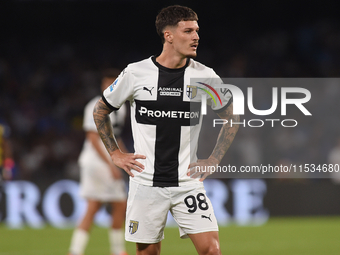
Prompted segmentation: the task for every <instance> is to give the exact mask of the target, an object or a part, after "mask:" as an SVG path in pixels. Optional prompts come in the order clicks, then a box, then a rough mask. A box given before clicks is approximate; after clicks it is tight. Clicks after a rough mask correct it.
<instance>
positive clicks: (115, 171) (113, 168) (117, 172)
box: [110, 164, 122, 180]
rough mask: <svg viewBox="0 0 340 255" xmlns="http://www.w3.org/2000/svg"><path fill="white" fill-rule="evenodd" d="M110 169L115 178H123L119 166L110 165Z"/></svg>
mask: <svg viewBox="0 0 340 255" xmlns="http://www.w3.org/2000/svg"><path fill="white" fill-rule="evenodd" d="M110 170H111V174H112V176H113V178H114V179H115V180H119V179H122V172H121V171H120V169H119V168H118V167H116V166H115V165H113V164H112V165H111V166H110Z"/></svg>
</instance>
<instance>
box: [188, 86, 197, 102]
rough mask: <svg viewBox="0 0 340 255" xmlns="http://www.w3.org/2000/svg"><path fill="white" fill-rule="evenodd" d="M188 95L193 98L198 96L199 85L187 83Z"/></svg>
mask: <svg viewBox="0 0 340 255" xmlns="http://www.w3.org/2000/svg"><path fill="white" fill-rule="evenodd" d="M187 96H188V97H189V98H190V99H193V98H195V97H196V96H197V86H193V85H187Z"/></svg>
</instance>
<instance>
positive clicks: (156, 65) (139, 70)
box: [93, 5, 238, 255]
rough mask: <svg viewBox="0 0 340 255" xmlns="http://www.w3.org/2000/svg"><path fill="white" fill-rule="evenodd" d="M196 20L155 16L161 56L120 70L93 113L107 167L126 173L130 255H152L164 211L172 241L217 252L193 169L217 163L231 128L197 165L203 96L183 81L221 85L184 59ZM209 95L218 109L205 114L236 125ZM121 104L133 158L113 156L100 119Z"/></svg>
mask: <svg viewBox="0 0 340 255" xmlns="http://www.w3.org/2000/svg"><path fill="white" fill-rule="evenodd" d="M197 20H198V18H197V15H196V13H195V12H194V11H193V10H191V9H190V8H187V7H183V6H178V5H175V6H169V7H167V8H164V9H163V10H161V12H160V13H159V14H158V16H157V18H156V28H157V32H158V33H159V35H160V36H161V39H162V42H163V51H162V53H161V54H160V55H159V56H158V57H154V56H152V57H150V58H148V59H146V60H143V61H140V62H137V63H132V64H130V65H128V66H127V67H126V68H125V69H124V71H123V72H122V73H121V74H120V75H119V77H118V78H117V80H116V81H115V82H114V83H113V84H112V85H111V86H110V88H108V89H107V90H105V91H104V93H103V97H102V98H101V99H100V100H99V101H98V102H97V104H96V106H95V108H94V113H93V114H94V119H95V122H96V125H97V129H98V133H99V135H100V136H101V138H102V140H103V142H104V144H105V146H106V148H107V150H108V152H109V153H110V155H111V158H112V160H113V162H114V164H116V165H117V166H119V167H121V168H122V169H124V170H125V171H126V172H127V173H128V174H129V175H130V189H129V195H128V204H127V214H126V224H125V239H126V240H127V241H131V242H136V244H137V254H155V255H156V254H160V249H161V240H162V239H163V237H164V235H163V231H164V227H165V224H166V219H167V214H168V211H170V212H171V213H172V215H173V217H174V219H175V220H176V222H177V223H178V225H179V228H180V236H181V237H182V238H186V237H189V238H190V239H191V240H192V242H193V244H194V245H195V247H196V250H197V252H198V253H199V254H202V255H203V254H221V250H220V246H219V239H218V226H217V222H216V218H215V216H214V211H213V208H212V205H211V202H210V200H209V198H208V197H207V196H206V192H205V190H204V186H203V182H202V181H203V180H204V179H205V178H206V177H207V176H208V175H209V173H204V174H202V173H201V172H199V171H198V172H195V171H194V170H195V169H197V168H196V167H198V166H200V167H202V166H203V167H204V166H212V165H213V166H216V165H217V164H219V162H220V161H221V159H222V157H223V156H224V154H225V153H226V151H227V150H228V148H229V147H230V145H231V143H232V141H233V139H234V137H235V134H236V132H237V129H238V128H237V126H235V125H234V126H232V127H231V126H229V125H223V127H222V129H221V131H220V134H219V137H218V140H217V143H216V146H215V148H214V150H213V152H212V154H211V156H210V157H209V158H208V159H204V160H199V161H198V160H197V156H196V151H197V143H198V136H199V131H200V128H201V123H202V121H201V119H202V118H201V117H202V116H201V113H200V109H201V102H199V101H198V99H199V98H200V97H199V95H200V96H203V95H202V93H203V92H202V91H203V90H198V89H197V88H196V91H195V93H191V92H190V90H191V89H195V88H194V87H193V86H191V82H192V79H193V78H199V79H198V80H199V82H200V83H197V82H196V83H195V85H197V84H201V83H202V84H203V83H204V84H207V86H208V87H210V88H212V89H213V86H215V85H216V82H217V81H219V82H218V84H221V80H220V79H219V77H218V76H217V75H216V73H215V72H214V71H213V70H212V69H211V68H208V67H206V66H204V65H202V64H200V63H198V62H196V61H194V60H193V59H192V58H194V57H196V54H197V53H196V50H197V47H198V41H199V36H198V29H199V27H198V23H197ZM188 91H189V92H190V93H188ZM201 92H202V93H201ZM216 93H218V94H219V98H220V99H221V104H220V105H214V104H211V107H212V109H213V110H214V111H215V112H216V113H217V114H218V115H219V116H220V117H221V118H223V119H228V120H230V119H233V121H238V116H233V115H232V109H233V104H232V95H231V94H230V93H229V92H228V93H224V94H222V93H221V90H220V89H217V92H216ZM125 100H129V101H130V104H131V123H132V132H133V137H134V147H135V154H126V153H122V152H121V150H120V149H119V146H118V144H117V142H116V140H115V137H114V135H113V132H112V129H111V127H110V120H109V118H108V114H109V113H110V112H111V111H114V110H117V109H119V108H120V106H121V105H123V104H124V102H125ZM190 145H192V146H190ZM195 177H200V179H198V178H195ZM195 205H196V206H195ZM203 216H205V217H203Z"/></svg>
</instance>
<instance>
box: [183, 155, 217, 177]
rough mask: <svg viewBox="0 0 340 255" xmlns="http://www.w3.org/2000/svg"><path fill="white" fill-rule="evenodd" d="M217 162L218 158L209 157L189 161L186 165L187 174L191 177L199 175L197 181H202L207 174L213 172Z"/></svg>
mask: <svg viewBox="0 0 340 255" xmlns="http://www.w3.org/2000/svg"><path fill="white" fill-rule="evenodd" d="M218 164H219V162H218V160H217V159H215V158H213V157H210V158H208V159H199V160H197V162H194V163H191V164H190V165H189V167H188V173H187V175H188V176H190V177H191V178H198V177H200V179H199V181H201V182H202V181H204V180H205V178H207V177H208V176H209V175H211V174H213V173H214V172H215V170H216V169H217V165H218Z"/></svg>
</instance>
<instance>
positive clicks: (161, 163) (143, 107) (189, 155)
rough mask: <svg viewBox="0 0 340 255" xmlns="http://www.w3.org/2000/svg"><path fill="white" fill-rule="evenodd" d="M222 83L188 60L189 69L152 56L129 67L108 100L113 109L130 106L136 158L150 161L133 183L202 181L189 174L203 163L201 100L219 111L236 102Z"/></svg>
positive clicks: (107, 95)
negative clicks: (200, 151) (194, 164)
mask: <svg viewBox="0 0 340 255" xmlns="http://www.w3.org/2000/svg"><path fill="white" fill-rule="evenodd" d="M216 84H221V79H220V78H219V77H218V76H217V75H216V73H215V72H214V71H213V69H211V68H208V67H206V66H204V65H202V64H200V63H198V62H197V61H194V60H192V59H189V58H188V59H187V62H186V65H185V66H184V67H182V68H179V69H169V68H166V67H164V66H161V65H160V64H159V63H157V62H156V60H155V57H150V58H148V59H145V60H143V61H140V62H136V63H132V64H130V65H128V66H127V67H126V68H125V69H124V70H123V71H122V72H121V74H120V75H119V76H118V78H117V79H116V81H115V82H114V83H113V84H112V85H111V86H110V87H108V88H107V89H106V90H105V91H104V93H103V100H104V102H105V103H106V104H107V105H108V106H109V107H110V108H111V109H113V110H117V109H119V108H120V106H121V105H123V104H124V102H125V101H126V100H129V101H130V105H131V128H132V135H133V139H134V149H135V153H136V154H142V155H145V156H146V159H145V160H140V162H141V163H142V164H144V166H145V169H144V171H143V172H142V173H138V172H137V171H133V174H134V175H135V177H133V178H131V180H132V181H135V182H138V183H140V184H144V185H149V186H158V187H171V186H184V185H188V184H190V183H193V182H197V181H198V180H197V179H192V178H190V177H188V176H187V175H186V173H187V171H188V166H189V164H190V163H191V162H193V161H195V160H197V156H196V151H197V142H198V136H199V131H200V128H201V123H202V115H201V96H202V94H206V95H207V93H208V96H206V98H207V101H208V105H209V104H210V105H211V107H212V109H213V110H215V111H219V110H223V109H224V108H226V107H228V105H229V104H230V103H231V101H232V96H231V94H230V93H222V90H221V89H219V88H218V89H216V90H215V89H214V88H213V87H214V85H216ZM209 95H210V96H209ZM216 102H217V103H216Z"/></svg>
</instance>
